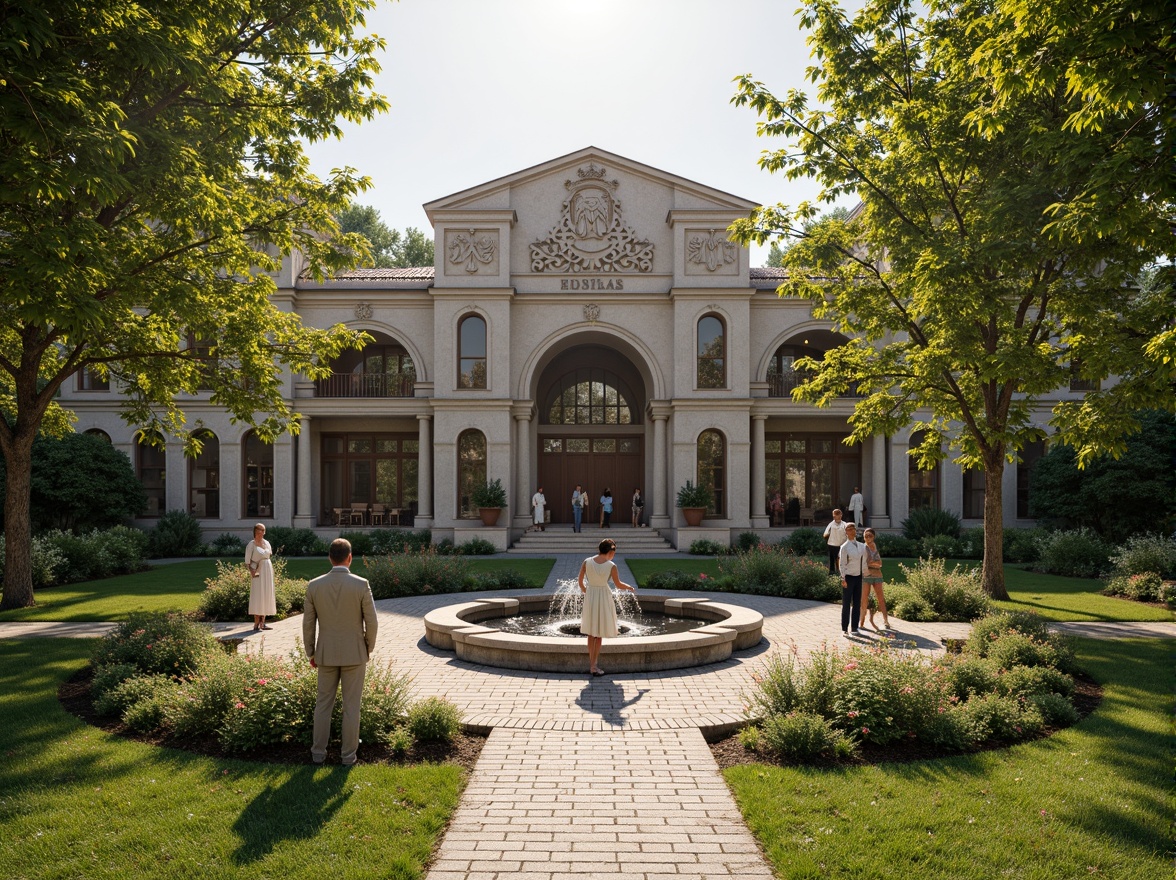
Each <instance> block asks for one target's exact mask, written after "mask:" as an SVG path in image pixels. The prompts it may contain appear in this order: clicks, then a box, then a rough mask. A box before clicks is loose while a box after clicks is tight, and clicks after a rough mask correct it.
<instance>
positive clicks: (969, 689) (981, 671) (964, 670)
mask: <svg viewBox="0 0 1176 880" xmlns="http://www.w3.org/2000/svg"><path fill="white" fill-rule="evenodd" d="M999 673H1000V670H999V669H998V668H997V666H996V664H995V663H994V662H993V661H991V660H988V659H986V658H984V657H975V656H971V655H964V656H962V657H959V658H958V659H956V660H955V661H954V662H953V663H951V665H950V666H948V681H949V687H950V688H951V691H952V693H954V694H955V697H956V699H958V700H967V699H969V698H970V697H973V696H975V695H976V694H988V693H993V692H995V691H996V683H997V678H998V676H999Z"/></svg>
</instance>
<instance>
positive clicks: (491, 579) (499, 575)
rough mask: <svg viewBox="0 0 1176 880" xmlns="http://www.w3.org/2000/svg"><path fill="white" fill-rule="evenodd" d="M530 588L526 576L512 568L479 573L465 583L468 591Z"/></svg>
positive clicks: (475, 573)
mask: <svg viewBox="0 0 1176 880" xmlns="http://www.w3.org/2000/svg"><path fill="white" fill-rule="evenodd" d="M530 586H531V582H530V581H529V580H527V576H526V575H524V574H523V573H522V572H520V571H515V570H514V569H513V568H504V569H500V570H499V571H479V572H474V574H473V575H472V576H471V577H470V578H469V579H468V580H467V581H466V584H465V589H468V590H525V589H528V588H529V587H530Z"/></svg>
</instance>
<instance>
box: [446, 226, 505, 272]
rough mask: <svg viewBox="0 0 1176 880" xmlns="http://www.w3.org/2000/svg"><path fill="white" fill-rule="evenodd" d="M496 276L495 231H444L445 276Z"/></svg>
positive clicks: (496, 244) (496, 237) (496, 246)
mask: <svg viewBox="0 0 1176 880" xmlns="http://www.w3.org/2000/svg"><path fill="white" fill-rule="evenodd" d="M482 270H484V274H489V275H497V274H498V230H497V229H446V230H445V274H446V275H456V274H459V273H464V274H468V275H475V274H477V273H478V272H479V271H482Z"/></svg>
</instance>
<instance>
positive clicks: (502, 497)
mask: <svg viewBox="0 0 1176 880" xmlns="http://www.w3.org/2000/svg"><path fill="white" fill-rule="evenodd" d="M470 500H471V501H472V502H473V503H474V505H475V506H476V507H506V489H505V488H503V486H502V480H500V479H497V478H496V479H494V480H490V481H487V482H485V483H481V484H479V485H477V486H475V487H474V490H473V492H471V493H470Z"/></svg>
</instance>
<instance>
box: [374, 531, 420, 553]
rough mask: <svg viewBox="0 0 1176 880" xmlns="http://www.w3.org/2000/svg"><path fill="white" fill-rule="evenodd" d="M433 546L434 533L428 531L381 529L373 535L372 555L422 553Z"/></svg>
mask: <svg viewBox="0 0 1176 880" xmlns="http://www.w3.org/2000/svg"><path fill="white" fill-rule="evenodd" d="M432 545H433V533H432V532H430V531H429V530H428V529H417V530H416V531H408V530H406V529H381V530H379V531H377V532H373V533H372V553H378V554H382V555H388V554H395V553H405V552H413V553H416V552H420V551H421V550H426V549H428V548H429V547H431V546H432Z"/></svg>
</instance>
